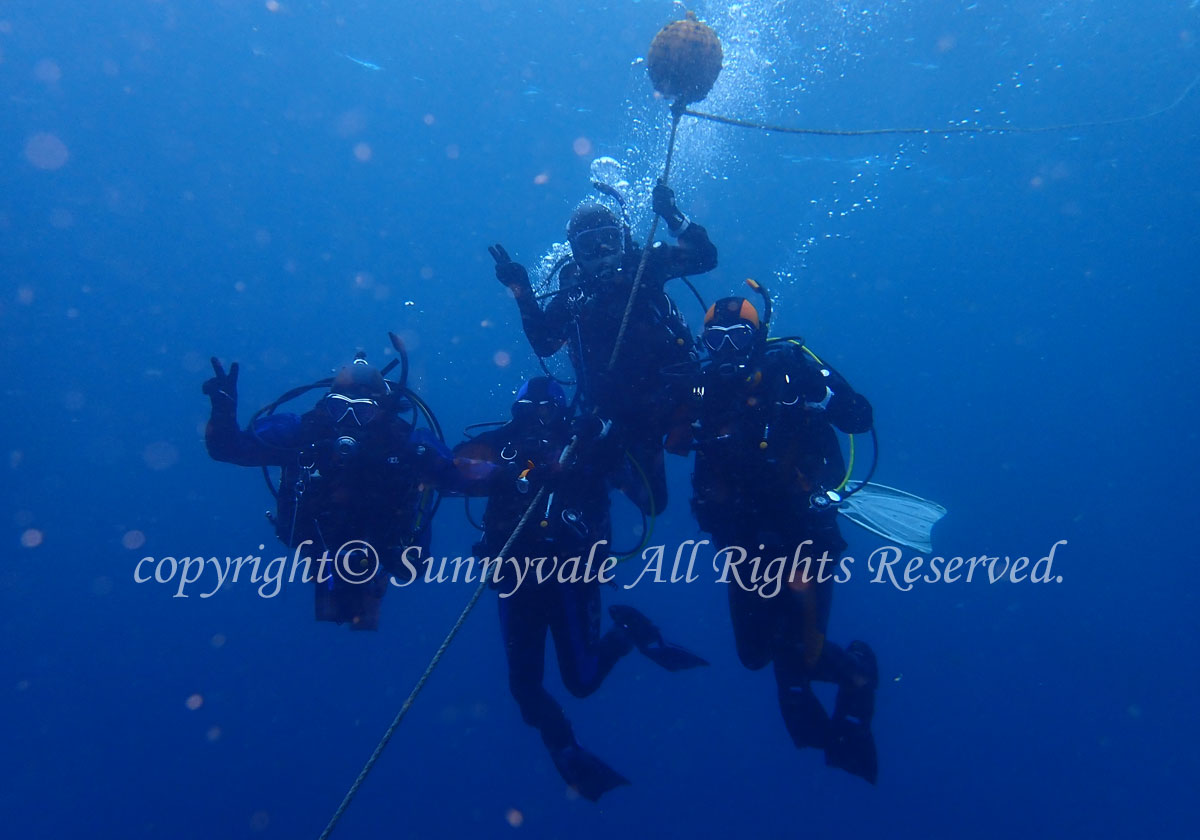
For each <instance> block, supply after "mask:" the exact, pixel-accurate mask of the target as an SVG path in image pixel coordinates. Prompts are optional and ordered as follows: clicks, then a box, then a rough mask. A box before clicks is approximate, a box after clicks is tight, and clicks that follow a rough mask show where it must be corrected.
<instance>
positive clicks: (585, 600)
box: [454, 377, 708, 802]
mask: <svg viewBox="0 0 1200 840" xmlns="http://www.w3.org/2000/svg"><path fill="white" fill-rule="evenodd" d="M609 432H610V424H609V423H607V422H605V421H603V420H601V419H600V418H599V417H598V416H597V415H595V414H588V415H583V416H580V417H575V418H572V416H571V409H570V408H569V407H568V405H567V399H566V395H565V393H564V392H563V389H562V387H561V386H559V384H558V383H557V382H555V381H554V380H553V379H551V378H549V377H536V378H534V379H530V380H529V381H527V382H526V383H525V384H524V385H523V386H522V387H521V389H520V391H519V392H518V394H517V399H516V402H514V403H513V405H512V420H511V422H508V423H505V424H504V425H502V426H500V427H499V428H497V429H492V430H489V431H486V432H483V433H481V434H479V435H477V436H476V437H474V438H471V439H469V440H466V441H464V442H463V443H460V444H459V445H458V446H456V447H455V448H454V460H455V464H456V466H457V468H458V470H459V473H460V481H459V486H458V489H461V490H462V492H464V493H465V494H466V495H468V496H487V497H488V503H487V508H486V509H485V511H484V515H483V536H482V538H481V541H480V542H479V543H478V544H477V545H476V546H475V549H474V550H475V553H476V554H477V555H478V556H480V557H489V558H498V557H500V554H501V552H502V551H503V550H504V547H505V544H506V543H508V542H509V541H510V539H511V543H512V544H511V546H510V547H509V550H508V551H507V552H505V554H504V556H505V557H509V558H515V559H516V561H517V562H520V563H521V564H523V568H525V569H526V570H527V574H526V576H525V577H524V578H523V579H520V580H519V579H518V578H517V576H516V573H515V571H513V570H512V566H511V565H510V564H505V565H503V566H501V569H500V574H499V575H497V577H496V579H495V580H494V581H493V585H494V586H495V587H496V588H498V589H499V590H500V598H499V604H500V631H501V637H502V638H503V640H504V651H505V655H506V657H507V660H508V685H509V690H510V691H511V692H512V695H513V698H514V699H515V700H516V701H517V705H518V706H519V707H520V709H521V717H522V719H523V720H524V721H525V722H526V723H527V724H529V725H530V726H533V727H535V728H536V729H538V730H539V732H540V733H541V735H542V741H543V742H544V743H545V745H546V749H547V750H549V752H550V756H551V758H552V759H553V761H554V765H555V767H556V768H557V769H558V772H559V774H560V775H561V776H562V778H563V780H564V781H566V783H567V784H568V785H569V786H570V787H572V788H574V789H575V790H576V791H578V792H579V794H580V795H581V796H583V797H584V798H586V799H589V800H591V801H593V802H595V801H596V800H598V799H599V798H600V797H601V795H603V794H604V793H606V792H607V791H609V790H612V789H613V788H615V787H618V786H619V785H627V784H629V781H628V780H627V779H626V778H625V777H624V776H622V775H621V774H620V773H618V772H617V771H615V770H613V769H612V768H611V767H609V766H608V765H607V764H605V763H604V762H603V761H602V760H601V759H599V758H597V757H596V756H595V755H593V754H592V753H591V752H589V751H588V750H586V749H584V748H583V747H582V746H580V745H579V742H578V741H577V740H576V739H575V735H574V732H573V730H572V728H571V724H570V722H569V721H568V720H567V718H566V716H565V715H564V714H563V710H562V707H561V706H560V705H559V704H558V703H557V702H556V701H555V700H554V698H553V697H552V696H551V695H550V693H549V692H548V691H546V689H545V687H544V686H543V684H542V680H543V676H544V670H545V656H546V631H547V630H549V631H550V635H551V638H553V640H554V647H555V651H556V653H557V656H558V670H559V673H560V675H561V676H562V681H563V684H564V686H565V687H566V689H567V690H568V691H570V692H571V694H573V695H574V696H576V697H587V696H588V695H590V694H592V693H593V692H594V691H595V690H596V689H597V688H599V687H600V684H601V683H602V682H603V681H604V679H605V677H607V676H608V674H609V672H610V671H611V670H612V668H613V666H614V665H616V663H617V661H618V660H620V659H621V658H622V657H624V656H625V655H627V654H628V653H630V652H631V651H632V650H633V648H634V647H636V648H637V649H638V650H639V651H640V652H641V653H642V654H644V655H645V656H647V657H648V658H649V659H651V660H652V661H654V662H655V663H657V664H658V665H660V666H662V667H663V668H666V669H667V670H669V671H679V670H683V669H686V668H694V667H697V666H700V665H707V664H708V663H707V662H705V661H704V660H703V659H701V658H700V657H698V656H696V655H695V654H693V653H690V652H688V651H686V650H684V649H683V648H681V647H678V646H676V645H673V644H671V643H669V642H666V641H664V640H663V637H662V634H661V633H660V632H659V630H658V628H657V627H656V626H655V625H654V624H653V623H652V622H651V621H650V619H648V618H647V617H646V616H644V615H642V613H640V612H638V611H637V610H636V609H634V608H633V607H628V606H621V605H614V606H611V607H609V615H610V616H611V618H612V619H613V621H614V626H612V627H610V628H609V629H608V630H607V631H606V632H605V633H603V634H601V632H600V583H599V581H597V580H596V577H595V574H593V575H592V576H591V579H588V580H584V579H582V578H583V577H585V575H584V574H583V573H582V571H580V572H579V573H575V572H566V571H565V570H564V569H563V568H562V564H563V563H565V562H566V561H568V559H569V558H582V560H587V558H589V557H591V556H595V557H596V558H597V559H596V561H595V563H594V565H593V569H594V570H598V568H599V564H600V563H601V562H602V561H603V560H604V559H605V558H607V556H608V554H609V552H608V550H607V542H608V540H609V538H610V531H611V522H610V518H609V498H608V485H607V476H608V475H609V473H610V472H611V462H612V461H613V460H615V459H618V458H620V457H621V455H620V451H619V448H618V447H617V445H616V442H615V441H614V439H613V436H612V435H611V434H610V433H609ZM543 490H544V494H543V496H542V497H539V496H538V494H539V492H540V491H543ZM456 492H457V491H456ZM535 501H536V503H537V504H536V507H535V508H534V509H533V510H532V511H530V513H531V514H532V518H530V519H529V520H528V522H527V523H526V524H525V526H524V527H523V528H522V529H521V532H520V533H519V534H516V535H515V536H514V535H513V532H514V531H515V530H516V529H517V528H518V527H520V522H521V520H522V518H523V516H524V515H525V513H526V511H529V509H530V506H531V505H532V504H533V503H534V502H535ZM541 558H545V559H544V560H541ZM539 560H541V563H542V565H541V567H540V571H541V575H542V577H541V580H539V578H538V573H539ZM526 564H527V565H526ZM575 568H576V569H582V568H583V567H582V561H580V565H579V566H577V567H575ZM560 572H561V574H560ZM563 578H565V579H566V580H565V582H564V580H563Z"/></svg>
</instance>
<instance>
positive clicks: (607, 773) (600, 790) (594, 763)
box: [550, 743, 630, 802]
mask: <svg viewBox="0 0 1200 840" xmlns="http://www.w3.org/2000/svg"><path fill="white" fill-rule="evenodd" d="M550 756H551V758H553V759H554V766H555V767H556V768H558V774H559V775H560V776H562V777H563V781H564V782H566V783H567V785H569V786H570V787H571V788H572V789H574V790H576V791H578V793H579V795H580V796H582V797H583V798H584V799H587V800H588V801H590V802H596V801H598V800H599V799H600V797H601V796H603V795H604V794H606V793H608V792H609V791H610V790H612V789H613V788H615V787H620V786H621V785H627V784H629V783H630V782H629V780H628V779H626V778H625V777H624V776H622V775H621V774H620V773H618V772H617V771H616V770H614V769H612V768H611V767H609V766H608V765H607V764H605V763H604V762H603V761H601V760H600V759H599V758H598V757H596V756H595V755H593V754H592V753H590V752H588V751H587V750H585V749H584V748H583V747H581V746H579V744H574V743H572V744H568V745H567V746H565V747H563V748H562V749H560V750H555V751H554V752H552V753H550Z"/></svg>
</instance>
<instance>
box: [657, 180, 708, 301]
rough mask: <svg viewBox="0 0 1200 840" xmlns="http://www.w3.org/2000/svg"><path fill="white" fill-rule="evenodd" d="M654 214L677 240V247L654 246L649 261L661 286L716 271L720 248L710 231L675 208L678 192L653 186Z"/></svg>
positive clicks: (659, 244) (663, 186)
mask: <svg viewBox="0 0 1200 840" xmlns="http://www.w3.org/2000/svg"><path fill="white" fill-rule="evenodd" d="M651 203H652V206H653V208H654V212H655V213H656V214H657V215H658V216H659V217H660V218H662V219H663V221H665V222H666V223H667V230H669V231H670V232H671V235H672V236H674V237H675V238H676V240H678V242H679V244H678V245H675V246H671V245H665V244H662V243H658V242H655V243H652V244H651V249H650V250H651V255H650V258H651V259H652V260H654V262H655V269H656V270H655V272H654V275H653V276H655V277H656V279H659V280H660V281H661V282H666V281H667V280H670V279H671V278H673V277H683V276H684V275H687V274H703V273H704V272H706V271H712V270H713V269H714V268H716V267H717V247H716V246H715V245H713V244H712V241H711V240H710V239H709V238H708V231H706V230H705V229H704V228H703V227H701V226H700V225H698V224H696V223H695V222H693V221H691V220H690V219H688V217H687V216H685V215H683V212H682V211H680V209H679V207H678V206H676V204H675V191H674V190H672V189H671V188H670V187H668V186H667V185H666V184H665V183H664V182H662V181H659V182H658V183H657V184H656V185H655V186H654V194H653V196H652V201H651Z"/></svg>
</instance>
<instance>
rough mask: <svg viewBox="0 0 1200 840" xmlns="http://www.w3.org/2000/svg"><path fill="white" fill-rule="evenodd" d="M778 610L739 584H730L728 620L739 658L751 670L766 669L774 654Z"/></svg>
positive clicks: (765, 599)
mask: <svg viewBox="0 0 1200 840" xmlns="http://www.w3.org/2000/svg"><path fill="white" fill-rule="evenodd" d="M775 609H777V608H776V607H775V605H774V604H773V603H772V601H771V600H770V599H767V598H763V597H762V596H760V595H759V594H758V593H757V592H747V591H746V590H745V589H743V588H742V587H741V586H740V585H739V584H738V583H737V582H736V581H730V583H729V618H730V620H731V622H732V623H733V641H734V644H735V645H736V646H737V654H738V659H740V660H741V661H742V664H743V665H745V666H746V667H747V668H749V669H750V670H751V671H757V670H759V669H760V668H762V667H764V666H765V665H766V664H767V663H768V662H770V661H771V657H772V656H773V654H774V651H773V637H774V623H775V621H774V615H773V611H774V610H775Z"/></svg>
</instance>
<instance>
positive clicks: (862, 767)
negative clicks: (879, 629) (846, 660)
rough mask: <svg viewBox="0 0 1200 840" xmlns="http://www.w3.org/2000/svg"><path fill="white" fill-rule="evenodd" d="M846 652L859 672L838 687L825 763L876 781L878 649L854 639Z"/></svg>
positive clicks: (873, 781)
mask: <svg viewBox="0 0 1200 840" xmlns="http://www.w3.org/2000/svg"><path fill="white" fill-rule="evenodd" d="M846 653H847V654H848V655H849V657H850V658H852V659H853V660H854V661H855V664H856V665H857V666H858V668H857V670H858V674H857V675H855V677H854V678H853V679H852V680H850V681H848V682H846V683H843V684H842V685H841V686H839V687H838V693H837V700H836V701H835V702H834V710H833V720H832V721H831V724H830V732H829V743H828V744H827V745H826V747H825V763H826V764H827V765H829V766H831V767H839V768H841V769H842V770H845V771H846V772H848V773H851V774H853V775H855V776H861V777H862V778H864V779H866V780H867V781H868V782H870V783H871V784H875V779H876V778H877V776H878V774H879V767H878V757H877V755H876V752H875V736H874V735H872V734H871V718H872V717H874V715H875V689H876V688H877V687H878V686H879V667H878V665H877V664H876V662H875V652H874V651H872V650H871V648H870V646H869V645H867V643H866V642H851V643H850V646H849V647H847V648H846Z"/></svg>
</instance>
